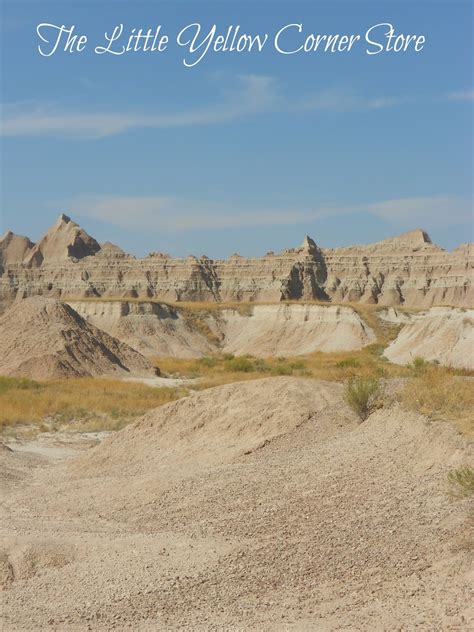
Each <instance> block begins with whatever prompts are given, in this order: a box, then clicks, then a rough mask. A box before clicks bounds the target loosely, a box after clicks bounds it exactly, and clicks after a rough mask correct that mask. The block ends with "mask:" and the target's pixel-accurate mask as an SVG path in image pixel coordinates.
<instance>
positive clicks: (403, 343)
mask: <svg viewBox="0 0 474 632" xmlns="http://www.w3.org/2000/svg"><path fill="white" fill-rule="evenodd" d="M381 317H382V318H385V319H386V320H389V321H390V322H394V323H401V324H403V327H402V329H401V331H400V333H399V334H398V336H397V337H396V338H395V340H394V341H393V342H392V343H391V344H390V345H389V346H388V347H387V348H386V349H385V351H384V355H385V357H386V358H388V359H389V360H390V361H391V362H395V363H397V364H409V363H411V362H413V360H414V359H415V358H423V359H424V360H427V361H428V362H439V363H440V364H444V365H446V366H452V367H456V368H464V369H474V310H472V309H471V310H467V309H450V308H448V307H433V308H432V309H430V310H428V311H427V312H421V313H415V314H406V313H403V312H398V311H397V310H395V309H391V310H388V311H387V312H386V313H382V314H381Z"/></svg>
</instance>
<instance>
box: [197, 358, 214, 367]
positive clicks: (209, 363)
mask: <svg viewBox="0 0 474 632" xmlns="http://www.w3.org/2000/svg"><path fill="white" fill-rule="evenodd" d="M217 363H218V360H217V358H216V357H214V356H204V357H202V358H199V360H198V364H200V365H201V366H204V367H206V368H207V369H213V368H214V367H215V366H217Z"/></svg>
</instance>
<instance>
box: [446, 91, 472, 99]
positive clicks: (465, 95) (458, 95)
mask: <svg viewBox="0 0 474 632" xmlns="http://www.w3.org/2000/svg"><path fill="white" fill-rule="evenodd" d="M446 98H447V99H448V101H474V90H460V91H459V92H450V93H448V94H447V95H446Z"/></svg>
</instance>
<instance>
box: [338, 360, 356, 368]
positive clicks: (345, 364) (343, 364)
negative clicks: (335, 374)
mask: <svg viewBox="0 0 474 632" xmlns="http://www.w3.org/2000/svg"><path fill="white" fill-rule="evenodd" d="M358 367H360V362H359V360H357V359H356V358H345V359H344V360H339V362H336V369H346V368H358Z"/></svg>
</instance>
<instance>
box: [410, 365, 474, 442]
mask: <svg viewBox="0 0 474 632" xmlns="http://www.w3.org/2000/svg"><path fill="white" fill-rule="evenodd" d="M459 373H460V372H459V371H453V370H450V369H447V368H443V367H437V366H430V365H428V366H426V368H424V369H423V370H421V369H420V370H418V371H417V374H416V376H415V377H413V378H412V379H411V380H410V381H409V382H408V383H407V384H406V386H405V387H404V388H403V389H402V391H401V392H400V395H399V399H400V402H401V404H402V406H404V407H405V408H408V409H410V410H415V411H416V412H419V413H421V414H422V415H426V416H428V417H431V418H433V419H446V420H448V421H451V422H452V423H453V425H454V426H455V427H456V428H457V429H458V430H459V431H460V432H462V433H464V434H467V435H472V436H474V421H473V420H474V378H473V377H472V372H471V377H469V376H464V377H463V376H462V375H459Z"/></svg>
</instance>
